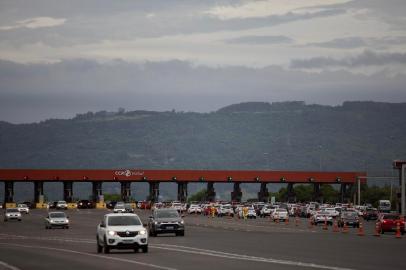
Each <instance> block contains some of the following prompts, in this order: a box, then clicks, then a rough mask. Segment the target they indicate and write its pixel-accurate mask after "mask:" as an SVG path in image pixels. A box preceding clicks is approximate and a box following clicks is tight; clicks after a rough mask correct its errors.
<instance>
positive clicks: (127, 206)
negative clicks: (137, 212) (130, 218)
mask: <svg viewBox="0 0 406 270" xmlns="http://www.w3.org/2000/svg"><path fill="white" fill-rule="evenodd" d="M125 208H133V207H132V206H131V204H129V203H126V204H125Z"/></svg>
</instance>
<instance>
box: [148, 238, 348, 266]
mask: <svg viewBox="0 0 406 270" xmlns="http://www.w3.org/2000/svg"><path fill="white" fill-rule="evenodd" d="M150 246H151V245H150ZM151 247H153V248H158V249H164V250H171V251H178V252H184V253H191V254H198V255H207V256H214V257H221V258H228V259H235V260H247V261H254V262H264V263H274V264H283V265H290V266H299V267H309V268H316V269H328V270H353V269H351V268H343V267H336V266H329V265H322V264H316V263H307V262H299V261H290V260H281V259H273V258H262V257H254V256H248V255H242V254H235V253H227V252H220V251H214V250H207V249H200V248H193V247H187V246H178V245H167V244H156V245H153V246H151Z"/></svg>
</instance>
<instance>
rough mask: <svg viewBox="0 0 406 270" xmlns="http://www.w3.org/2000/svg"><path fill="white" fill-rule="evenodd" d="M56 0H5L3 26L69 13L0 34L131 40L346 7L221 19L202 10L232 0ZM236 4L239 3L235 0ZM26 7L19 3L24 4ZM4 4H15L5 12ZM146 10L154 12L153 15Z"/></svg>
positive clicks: (64, 40) (15, 38)
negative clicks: (47, 23)
mask: <svg viewBox="0 0 406 270" xmlns="http://www.w3.org/2000/svg"><path fill="white" fill-rule="evenodd" d="M170 2H171V3H170V4H169V1H166V0H159V1H98V0H92V1H86V3H82V1H69V2H64V1H60V2H57V4H56V3H55V1H50V0H42V1H35V4H34V3H31V2H30V3H25V2H24V3H25V4H23V3H22V2H20V1H11V2H7V3H2V4H1V6H2V7H3V9H0V18H1V19H0V26H2V25H10V24H13V23H15V22H16V21H20V20H25V19H27V18H34V17H38V16H52V17H55V18H65V19H66V23H65V24H64V25H61V26H59V27H53V28H46V29H45V28H41V29H25V28H18V29H13V30H10V31H0V40H1V41H2V42H3V43H5V42H7V43H8V44H11V45H13V46H22V45H25V44H32V43H37V42H41V43H44V44H46V45H49V46H53V47H58V46H72V45H77V44H88V43H94V42H98V41H103V40H118V39H121V40H129V39H136V38H150V37H160V36H168V35H177V34H192V33H210V32H217V31H224V30H231V31H235V30H248V29H254V28H257V27H269V26H275V25H280V24H284V23H289V22H293V21H301V20H311V19H313V18H320V17H329V16H335V15H337V14H342V13H345V12H346V10H345V9H344V8H342V7H340V8H334V6H329V8H328V9H323V10H321V11H319V12H311V13H301V14H295V13H288V14H286V15H278V16H269V17H264V18H247V19H231V20H221V19H219V18H215V17H212V16H209V15H207V14H204V11H205V10H207V9H208V8H210V7H212V6H214V5H221V4H223V3H224V4H229V3H230V1H228V0H223V1H215V0H210V1H198V0H195V1H186V2H185V1H170ZM231 2H232V3H233V4H238V2H237V3H236V2H235V1H231ZM22 5H23V6H24V9H21V8H20V7H21V6H22ZM1 10H14V12H2V11H1ZM148 14H154V16H152V17H149V16H147V15H148Z"/></svg>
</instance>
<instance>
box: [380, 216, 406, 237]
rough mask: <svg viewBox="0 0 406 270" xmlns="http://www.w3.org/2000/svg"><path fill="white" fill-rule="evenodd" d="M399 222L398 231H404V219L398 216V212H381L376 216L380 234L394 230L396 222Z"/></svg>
mask: <svg viewBox="0 0 406 270" xmlns="http://www.w3.org/2000/svg"><path fill="white" fill-rule="evenodd" d="M398 222H399V223H400V232H401V233H402V234H404V233H405V219H404V218H402V219H401V218H400V215H399V214H387V213H382V214H381V215H380V216H379V218H378V224H379V226H380V228H381V234H383V233H385V232H396V230H397V223H398Z"/></svg>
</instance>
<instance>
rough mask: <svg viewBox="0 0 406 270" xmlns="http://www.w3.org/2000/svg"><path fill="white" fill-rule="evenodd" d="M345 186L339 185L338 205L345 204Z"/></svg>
mask: <svg viewBox="0 0 406 270" xmlns="http://www.w3.org/2000/svg"><path fill="white" fill-rule="evenodd" d="M346 194H347V184H341V187H340V203H344V202H346Z"/></svg>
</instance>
